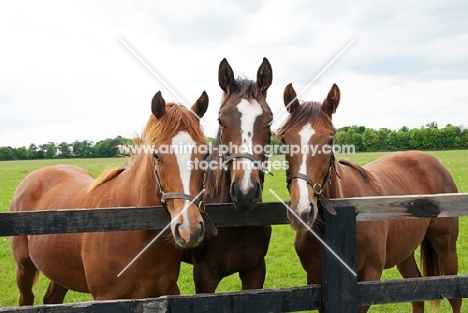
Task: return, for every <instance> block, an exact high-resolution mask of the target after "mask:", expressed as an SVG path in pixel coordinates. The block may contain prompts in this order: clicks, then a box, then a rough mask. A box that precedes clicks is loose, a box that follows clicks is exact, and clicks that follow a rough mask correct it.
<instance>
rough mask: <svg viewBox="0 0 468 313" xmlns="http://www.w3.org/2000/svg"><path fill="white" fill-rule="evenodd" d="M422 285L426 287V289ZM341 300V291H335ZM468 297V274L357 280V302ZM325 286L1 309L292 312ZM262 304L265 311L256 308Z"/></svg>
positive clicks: (20, 312)
mask: <svg viewBox="0 0 468 313" xmlns="http://www.w3.org/2000/svg"><path fill="white" fill-rule="evenodd" d="M423 288H424V289H423ZM330 297H331V298H332V299H337V298H336V297H337V295H335V294H334V295H331V296H330ZM442 297H444V298H447V299H452V298H468V275H459V276H442V277H423V278H411V279H399V280H387V281H370V282H359V283H358V284H357V299H358V305H372V304H385V303H397V302H409V301H427V300H430V299H441V298H442ZM320 298H321V288H320V286H319V285H309V286H302V287H296V288H281V289H266V290H250V291H244V292H232V293H217V294H200V295H184V296H165V297H160V298H156V299H140V300H115V301H95V302H82V303H72V304H64V305H40V306H27V307H12V308H3V309H0V312H1V313H5V312H11V313H78V312H79V313H95V312H96V313H98V312H104V313H107V312H109V313H111V312H116V313H120V312H134V313H143V312H265V311H268V312H294V311H304V310H318V309H320V305H321V300H320ZM259 305H261V308H262V309H261V311H259V310H256V309H258V308H259Z"/></svg>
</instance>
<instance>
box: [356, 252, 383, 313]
mask: <svg viewBox="0 0 468 313" xmlns="http://www.w3.org/2000/svg"><path fill="white" fill-rule="evenodd" d="M373 262H374V264H379V265H378V266H375V265H374V264H373V263H372V261H370V260H368V261H367V262H366V263H365V264H364V266H363V268H362V269H361V270H360V271H359V272H358V281H370V280H380V277H381V276H382V272H383V267H384V264H383V263H382V260H373ZM369 308H370V306H369V305H367V306H360V307H359V308H358V312H359V313H366V312H367V311H368V310H369Z"/></svg>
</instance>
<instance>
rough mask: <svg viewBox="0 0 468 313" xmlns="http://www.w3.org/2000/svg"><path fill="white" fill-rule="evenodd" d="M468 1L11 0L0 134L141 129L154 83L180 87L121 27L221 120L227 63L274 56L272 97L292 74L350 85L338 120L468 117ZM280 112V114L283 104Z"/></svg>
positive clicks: (21, 140)
mask: <svg viewBox="0 0 468 313" xmlns="http://www.w3.org/2000/svg"><path fill="white" fill-rule="evenodd" d="M467 13H468V5H467V4H465V3H464V2H461V1H454V2H449V1H429V2H427V1H426V2H421V1H418V2H416V3H413V2H411V3H407V2H379V3H375V2H371V1H361V2H358V3H348V2H320V3H318V2H310V1H291V2H284V1H268V2H251V1H250V2H249V1H243V2H236V3H228V2H221V1H214V0H209V1H197V2H189V1H166V2H159V3H157V4H155V3H153V2H146V1H138V2H124V1H116V2H114V1H113V2H110V1H106V0H103V1H88V2H87V1H84V2H83V1H81V2H60V1H58V2H54V1H41V2H34V1H23V2H20V1H18V2H2V3H1V4H0V29H2V31H1V32H0V40H1V42H2V49H1V50H0V56H1V57H0V68H1V69H2V70H1V72H0V146H3V145H12V146H20V145H28V144H29V143H36V144H42V143H46V142H49V141H54V142H60V141H67V142H73V141H75V140H85V139H88V140H94V141H98V140H101V139H105V138H108V137H115V136H117V135H122V136H127V137H130V136H131V135H132V134H133V133H134V132H135V131H140V130H141V128H142V127H143V126H144V124H145V123H146V120H147V118H148V117H149V114H150V102H151V98H152V97H153V95H154V93H155V92H156V91H158V90H162V93H163V96H164V98H165V99H166V100H168V101H169V100H176V97H175V96H174V95H172V94H171V93H170V91H169V90H167V89H166V88H165V87H164V85H163V84H161V83H160V82H159V81H158V80H157V79H156V78H155V77H154V76H153V75H152V74H151V73H150V72H149V71H148V70H147V69H146V68H145V67H144V66H143V65H142V64H141V63H140V62H139V61H138V60H137V59H136V58H135V57H134V56H133V55H132V54H131V53H130V52H129V51H128V50H127V49H126V48H125V47H124V45H123V44H122V43H121V42H119V40H118V38H119V37H121V38H122V39H123V40H124V41H125V42H127V43H128V44H129V45H130V46H131V47H132V49H134V50H135V51H136V52H137V53H138V55H140V56H141V57H142V59H143V60H145V62H147V63H148V65H149V66H150V67H151V68H152V69H153V70H154V71H155V72H156V73H158V75H159V76H160V77H161V78H162V79H164V81H165V82H166V83H167V84H168V85H169V86H170V87H171V88H172V89H173V90H174V91H175V92H176V93H177V94H178V95H179V96H180V97H181V98H182V99H183V100H184V101H186V102H187V103H188V104H189V105H191V104H192V103H193V102H194V101H195V100H196V99H197V98H198V97H199V95H200V94H201V92H202V91H203V90H206V91H207V92H208V94H209V97H210V106H209V109H208V113H207V114H206V116H205V117H204V119H203V120H204V121H205V123H206V125H207V126H205V131H206V132H207V134H208V135H209V136H214V135H215V132H216V125H217V123H216V117H217V111H218V107H219V101H220V97H221V90H220V88H219V86H218V82H217V76H218V73H217V71H218V65H219V62H220V61H221V60H222V58H224V57H226V58H227V60H228V61H229V63H230V64H231V66H232V67H233V69H234V72H235V74H236V75H244V76H247V77H249V78H251V79H255V77H256V71H257V69H258V66H259V65H260V63H261V61H262V58H263V57H264V56H265V57H267V58H268V59H269V61H270V63H271V64H272V67H273V76H274V77H273V85H272V86H271V87H270V90H269V93H268V102H269V104H270V106H271V107H272V108H273V111H274V112H279V111H280V110H281V109H282V107H283V103H282V93H283V90H284V87H285V85H286V84H287V83H289V82H292V83H293V84H294V86H295V87H296V88H297V89H300V87H301V86H305V85H306V84H307V83H308V82H309V81H310V80H311V79H312V78H314V77H315V75H316V74H317V73H318V72H319V71H320V70H321V69H322V68H323V67H324V66H325V65H326V64H327V63H328V62H329V61H330V60H331V59H333V57H334V56H335V55H336V54H337V53H338V52H339V51H340V50H341V49H342V48H343V47H344V46H345V45H346V44H347V43H348V42H349V41H350V40H351V39H352V38H356V39H357V40H356V42H355V43H354V44H353V46H352V47H351V48H350V49H349V51H347V52H346V53H345V54H343V55H342V56H341V57H340V58H339V59H338V60H337V61H336V62H335V64H333V66H331V67H330V69H329V70H327V71H326V72H325V74H324V76H323V77H321V78H320V79H319V80H318V81H317V83H316V84H314V85H312V87H311V88H310V89H309V90H308V92H307V93H305V94H304V99H314V100H322V99H323V98H324V97H325V96H326V94H327V92H328V90H329V88H330V86H331V84H332V83H334V82H336V83H337V84H338V85H339V86H340V88H341V90H342V95H343V97H342V103H341V105H340V108H339V110H338V112H337V114H336V117H335V123H336V124H337V125H336V126H337V127H341V126H346V125H354V124H357V125H364V126H366V127H373V128H379V127H388V128H392V129H398V128H400V127H402V126H409V127H420V126H421V125H424V124H426V123H429V122H432V121H435V122H437V123H438V124H439V126H445V124H446V123H452V124H455V125H465V126H468V123H467V122H465V121H466V116H468V105H466V102H467V100H466V99H468V94H467V93H468V91H466V90H467V88H466V86H467V83H468V75H467V74H466V73H468V68H467V67H468V65H467V64H468V62H467V56H468V22H467V19H466V18H465V16H466V14H467ZM278 119H281V118H280V117H278Z"/></svg>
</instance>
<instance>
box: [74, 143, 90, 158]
mask: <svg viewBox="0 0 468 313" xmlns="http://www.w3.org/2000/svg"><path fill="white" fill-rule="evenodd" d="M93 148H94V143H93V142H92V141H89V140H83V141H78V140H77V141H75V142H74V143H72V150H73V156H74V157H77V158H91V157H93V152H94V149H93Z"/></svg>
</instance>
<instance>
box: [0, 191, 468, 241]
mask: <svg viewBox="0 0 468 313" xmlns="http://www.w3.org/2000/svg"><path fill="white" fill-rule="evenodd" d="M418 199H430V200H433V201H436V202H437V203H438V206H437V209H438V210H440V214H439V215H438V216H440V217H448V216H465V215H468V194H467V193H465V194H441V195H415V196H391V197H364V198H348V199H332V200H330V202H331V203H332V205H333V206H334V207H335V208H338V207H342V206H343V207H348V206H355V207H356V212H357V217H356V218H357V220H358V221H365V220H378V219H395V218H412V217H414V216H413V215H412V214H411V213H410V209H411V207H410V204H411V203H412V202H415V201H416V200H418ZM206 207H207V208H206V210H207V212H208V213H209V215H210V216H211V218H212V219H213V221H214V223H215V225H217V226H218V227H226V226H254V225H277V224H287V223H288V221H287V218H286V208H285V207H284V206H283V204H281V203H279V202H265V203H260V204H258V206H257V207H256V208H255V209H253V210H252V211H248V212H247V211H239V210H236V209H235V208H234V206H233V205H232V204H209V205H207V206H206ZM167 223H169V215H168V213H167V212H166V211H165V210H164V209H163V208H161V207H142V208H109V209H75V210H58V211H35V212H3V213H0V236H14V235H25V234H31V235H34V234H56V233H64V232H70V233H74V232H75V233H76V232H99V231H116V230H140V229H162V228H164V227H165V226H166V225H167Z"/></svg>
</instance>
